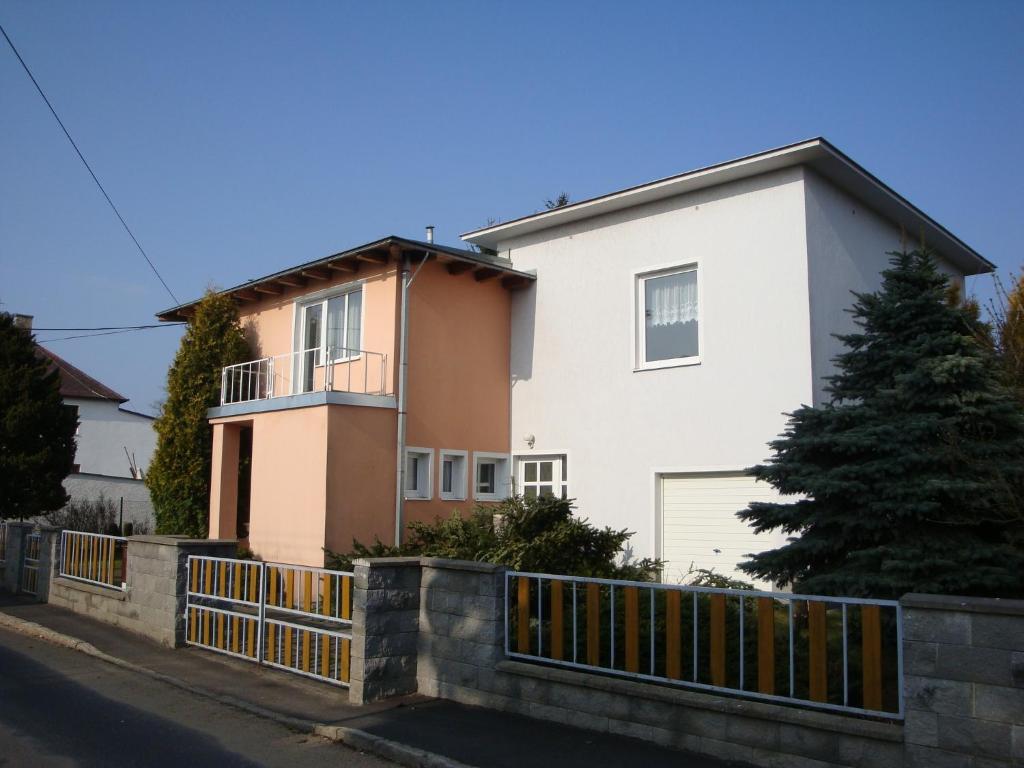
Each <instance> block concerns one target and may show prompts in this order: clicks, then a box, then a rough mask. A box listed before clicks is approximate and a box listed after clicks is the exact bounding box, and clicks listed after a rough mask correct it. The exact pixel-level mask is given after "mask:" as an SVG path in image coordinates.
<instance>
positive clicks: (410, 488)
mask: <svg viewBox="0 0 1024 768" xmlns="http://www.w3.org/2000/svg"><path fill="white" fill-rule="evenodd" d="M433 458H434V452H433V451H432V450H431V449H429V448H406V450H405V498H407V499H429V498H430V497H431V496H432V495H433V493H432V488H431V487H430V465H431V462H432V460H433Z"/></svg>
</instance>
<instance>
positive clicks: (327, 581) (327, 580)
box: [320, 573, 334, 616]
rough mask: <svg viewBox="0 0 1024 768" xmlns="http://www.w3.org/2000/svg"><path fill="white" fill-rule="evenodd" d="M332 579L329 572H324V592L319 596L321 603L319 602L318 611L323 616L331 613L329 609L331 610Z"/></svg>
mask: <svg viewBox="0 0 1024 768" xmlns="http://www.w3.org/2000/svg"><path fill="white" fill-rule="evenodd" d="M333 581H334V577H333V576H332V575H331V574H329V573H325V574H324V594H323V597H322V598H321V603H320V612H321V613H323V615H324V616H331V615H332V613H331V611H332V609H331V583H332V582H333Z"/></svg>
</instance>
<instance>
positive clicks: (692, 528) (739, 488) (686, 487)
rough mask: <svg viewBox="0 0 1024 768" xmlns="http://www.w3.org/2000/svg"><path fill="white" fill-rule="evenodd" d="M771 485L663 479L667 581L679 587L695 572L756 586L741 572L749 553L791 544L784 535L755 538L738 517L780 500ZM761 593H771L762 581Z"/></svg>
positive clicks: (734, 475)
mask: <svg viewBox="0 0 1024 768" xmlns="http://www.w3.org/2000/svg"><path fill="white" fill-rule="evenodd" d="M778 498H779V494H778V492H777V491H776V490H775V489H774V488H772V487H771V486H770V485H767V484H765V483H759V482H757V481H755V480H754V478H752V477H749V476H747V475H744V474H741V473H738V472H729V473H726V472H714V473H701V474H686V475H663V476H662V478H661V521H662V523H661V524H662V539H661V541H662V558H663V559H664V560H665V561H666V567H665V581H667V582H680V581H682V580H684V578H685V577H686V573H687V571H688V570H689V569H690V566H691V564H692V566H693V568H695V569H696V568H708V569H714V571H715V572H716V573H720V574H722V575H725V576H731V577H733V578H737V579H742V580H743V581H753V579H751V577H750V576H748V575H746V574H745V573H743V572H742V571H740V570H738V569H737V568H736V565H737V563H740V562H742V561H743V560H746V559H747V558H746V557H745V555H747V554H748V553H750V552H763V551H764V550H766V549H774V548H776V547H778V546H779V545H781V544H784V543H785V542H786V534H784V533H781V532H772V533H763V534H760V535H755V534H754V532H753V530H752V529H751V528H750V527H749V526H748V525H747V524H746V523H744V522H742V521H741V520H739V519H738V518H737V517H736V513H737V512H739V511H740V510H741V509H745V508H746V506H747V505H748V504H749V503H750V502H751V501H775V500H777V499H778ZM757 586H758V587H760V588H769V589H770V588H771V585H770V584H768V583H766V582H757Z"/></svg>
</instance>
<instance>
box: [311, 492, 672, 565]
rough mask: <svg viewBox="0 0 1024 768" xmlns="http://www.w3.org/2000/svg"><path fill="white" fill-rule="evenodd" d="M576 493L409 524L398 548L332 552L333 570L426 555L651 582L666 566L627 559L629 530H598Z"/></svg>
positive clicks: (519, 499)
mask: <svg viewBox="0 0 1024 768" xmlns="http://www.w3.org/2000/svg"><path fill="white" fill-rule="evenodd" d="M573 510H574V503H573V501H572V500H571V499H556V498H552V497H542V498H539V499H526V498H523V497H522V496H514V497H512V498H510V499H507V500H506V501H504V502H502V503H501V504H499V505H497V506H488V507H484V506H478V507H477V508H476V509H474V510H473V511H472V512H470V513H469V514H468V515H467V516H465V517H463V516H461V515H459V513H458V512H454V513H453V514H452V516H451V517H448V518H438V519H436V520H435V521H434V522H432V523H410V524H409V529H408V530H409V534H408V537H407V541H406V542H405V543H404V544H402V546H400V547H394V546H390V545H387V544H384V543H382V542H381V541H380V540H376V541H375V542H374V543H373V544H372V545H369V546H367V545H365V544H362V543H361V542H359V541H353V542H352V551H351V552H350V553H348V554H341V553H338V552H332V551H330V550H326V552H327V563H328V567H330V568H339V569H342V570H351V567H352V562H353V560H356V559H358V558H367V557H371V558H372V557H395V556H400V555H410V556H411V555H423V556H427V557H444V558H450V559H453V560H477V561H482V562H489V563H497V564H500V565H506V566H508V567H510V568H512V569H514V570H518V571H536V572H539V573H555V574H571V575H574V576H596V577H601V578H610V579H631V580H633V581H653V580H655V579H656V578H657V575H658V570H659V568H660V566H661V564H660V563H659V562H658V561H656V560H651V559H649V558H644V559H642V560H630V559H629V558H623V557H622V556H623V547H624V545H625V544H626V542H627V541H628V540H629V538H630V537H631V536H632V535H633V534H632V532H630V531H627V530H625V529H623V530H618V531H617V530H614V529H612V528H608V527H605V528H598V527H597V526H594V525H592V524H590V523H589V522H587V520H585V519H583V518H580V517H577V516H576V515H574V514H573Z"/></svg>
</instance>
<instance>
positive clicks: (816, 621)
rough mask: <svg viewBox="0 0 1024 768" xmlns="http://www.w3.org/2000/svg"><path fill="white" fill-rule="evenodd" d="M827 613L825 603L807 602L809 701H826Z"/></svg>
mask: <svg viewBox="0 0 1024 768" xmlns="http://www.w3.org/2000/svg"><path fill="white" fill-rule="evenodd" d="M827 632H828V613H827V611H826V606H825V603H822V602H820V601H817V600H809V601H808V602H807V640H808V643H809V645H810V647H809V648H808V664H809V667H810V668H809V669H808V671H807V672H808V692H809V695H810V697H811V701H828V659H827V658H826V656H827V653H828V651H827V643H828V635H827Z"/></svg>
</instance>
